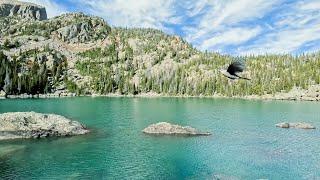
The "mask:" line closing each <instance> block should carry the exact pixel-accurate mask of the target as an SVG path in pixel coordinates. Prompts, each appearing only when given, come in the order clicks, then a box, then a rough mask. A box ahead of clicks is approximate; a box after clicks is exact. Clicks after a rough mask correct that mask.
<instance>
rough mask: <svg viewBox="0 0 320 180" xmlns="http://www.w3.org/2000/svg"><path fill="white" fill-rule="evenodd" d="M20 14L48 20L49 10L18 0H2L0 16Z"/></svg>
mask: <svg viewBox="0 0 320 180" xmlns="http://www.w3.org/2000/svg"><path fill="white" fill-rule="evenodd" d="M7 16H11V17H12V16H18V17H21V18H25V19H32V20H46V19H47V12H46V9H45V8H44V7H41V6H38V5H36V4H31V3H22V2H19V1H16V0H0V17H7Z"/></svg>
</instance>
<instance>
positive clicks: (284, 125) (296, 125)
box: [276, 122, 316, 129]
mask: <svg viewBox="0 0 320 180" xmlns="http://www.w3.org/2000/svg"><path fill="white" fill-rule="evenodd" d="M276 127H279V128H297V129H315V128H316V127H314V126H313V125H311V124H309V123H301V122H300V123H288V122H283V123H279V124H276Z"/></svg>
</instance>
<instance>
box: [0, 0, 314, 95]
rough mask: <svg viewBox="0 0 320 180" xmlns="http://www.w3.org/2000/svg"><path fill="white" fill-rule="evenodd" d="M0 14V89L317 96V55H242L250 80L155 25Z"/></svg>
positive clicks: (223, 60)
mask: <svg viewBox="0 0 320 180" xmlns="http://www.w3.org/2000/svg"><path fill="white" fill-rule="evenodd" d="M1 2H2V1H1ZM6 2H8V1H6ZM10 2H11V1H10ZM17 3H18V2H14V3H12V4H17ZM28 5H29V6H28V7H30V6H31V5H30V4H28ZM16 6H19V5H16ZM24 6H25V5H24ZM19 7H22V5H21V6H19ZM34 7H37V6H34ZM7 9H8V10H10V8H7ZM27 9H28V11H26V12H27V14H35V15H36V16H33V17H37V12H38V11H39V10H38V9H37V8H27ZM8 10H3V11H8ZM29 11H32V13H29ZM2 14H4V15H2V16H3V17H0V26H1V29H0V63H1V66H0V91H2V94H7V95H17V94H24V93H27V94H54V95H55V96H61V95H70V94H71V93H73V94H78V95H80V94H102V95H105V94H121V95H128V94H135V95H136V94H150V93H152V94H162V95H178V96H185V95H187V96H230V97H231V96H233V97H234V96H236V97H248V98H261V97H265V98H266V99H269V98H270V99H272V98H277V99H301V100H320V96H319V94H320V85H319V84H320V75H319V74H320V68H319V67H320V53H314V54H307V55H300V56H291V55H265V56H248V57H244V58H245V59H246V64H247V71H246V72H245V74H244V76H247V77H251V78H252V81H230V80H228V79H226V78H224V77H223V76H222V75H221V74H220V73H219V70H220V69H221V68H226V66H227V65H228V63H230V62H231V61H232V60H234V57H231V56H228V55H221V54H218V53H209V52H200V51H198V50H197V49H195V48H193V47H192V45H190V44H189V43H187V42H186V41H184V40H183V39H182V38H180V37H178V36H171V35H167V34H165V33H163V32H161V31H159V30H155V29H140V28H133V29H127V28H116V27H110V26H109V25H108V24H107V23H106V22H105V21H104V20H103V19H102V18H99V17H94V16H88V15H84V14H82V13H71V14H64V15H61V16H58V17H55V18H52V19H48V20H44V19H45V18H30V17H29V16H28V15H20V13H12V14H5V13H2ZM38 14H39V13H38ZM39 20H41V21H39ZM297 89H298V91H297ZM0 94H1V93H0Z"/></svg>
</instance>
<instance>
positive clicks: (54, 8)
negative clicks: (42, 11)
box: [22, 0, 67, 18]
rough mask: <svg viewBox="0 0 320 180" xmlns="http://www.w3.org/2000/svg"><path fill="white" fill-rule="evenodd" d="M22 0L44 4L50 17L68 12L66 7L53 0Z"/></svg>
mask: <svg viewBox="0 0 320 180" xmlns="http://www.w3.org/2000/svg"><path fill="white" fill-rule="evenodd" d="M22 1H25V2H30V3H34V4H38V5H41V6H44V7H45V8H46V11H47V15H48V17H49V18H51V17H54V16H58V15H61V14H63V13H66V12H67V10H66V8H65V7H63V6H61V5H59V4H57V3H55V2H52V0H22Z"/></svg>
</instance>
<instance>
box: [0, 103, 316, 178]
mask: <svg viewBox="0 0 320 180" xmlns="http://www.w3.org/2000/svg"><path fill="white" fill-rule="evenodd" d="M319 109H320V103H317V102H286V101H282V102H281V101H266V102H263V101H245V100H231V99H229V100H228V99H201V98H154V99H148V98H66V99H26V100H17V99H16V100H1V101H0V112H9V111H36V112H43V113H56V114H61V115H64V116H66V117H68V118H71V119H75V120H78V121H81V122H82V123H84V124H86V125H87V126H88V127H89V128H90V129H91V130H92V132H91V133H90V134H88V135H85V136H78V137H70V138H50V139H41V140H14V141H6V142H0V154H1V148H3V147H7V150H8V149H9V150H10V148H8V147H10V146H11V147H17V145H21V146H24V148H23V149H20V150H17V151H12V153H9V154H8V153H7V155H5V156H3V157H5V158H1V157H0V177H1V178H6V179H30V178H33V179H43V178H48V179H52V178H55V179H79V178H84V179H101V178H102V179H107V178H108V177H109V178H110V177H113V178H116V179H123V178H126V179H128V178H129V179H223V178H226V179H261V178H262V179H319V178H320V171H319V169H320V161H319V160H320V132H319V130H318V129H316V130H310V131H308V130H297V129H279V128H275V124H276V123H278V122H282V121H289V122H295V121H304V122H309V123H311V124H313V125H315V126H316V127H320V114H319ZM159 121H168V122H171V123H177V124H181V125H190V126H193V127H195V128H198V129H200V130H203V131H210V132H212V133H213V135H212V136H209V137H190V138H186V137H168V136H164V137H154V136H148V135H145V134H143V133H142V132H141V130H142V129H144V128H145V127H146V126H148V125H150V124H152V123H156V122H159ZM13 149H14V148H13ZM3 152H5V151H3ZM6 152H8V151H6ZM0 156H1V155H0ZM1 178H0V179H1Z"/></svg>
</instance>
